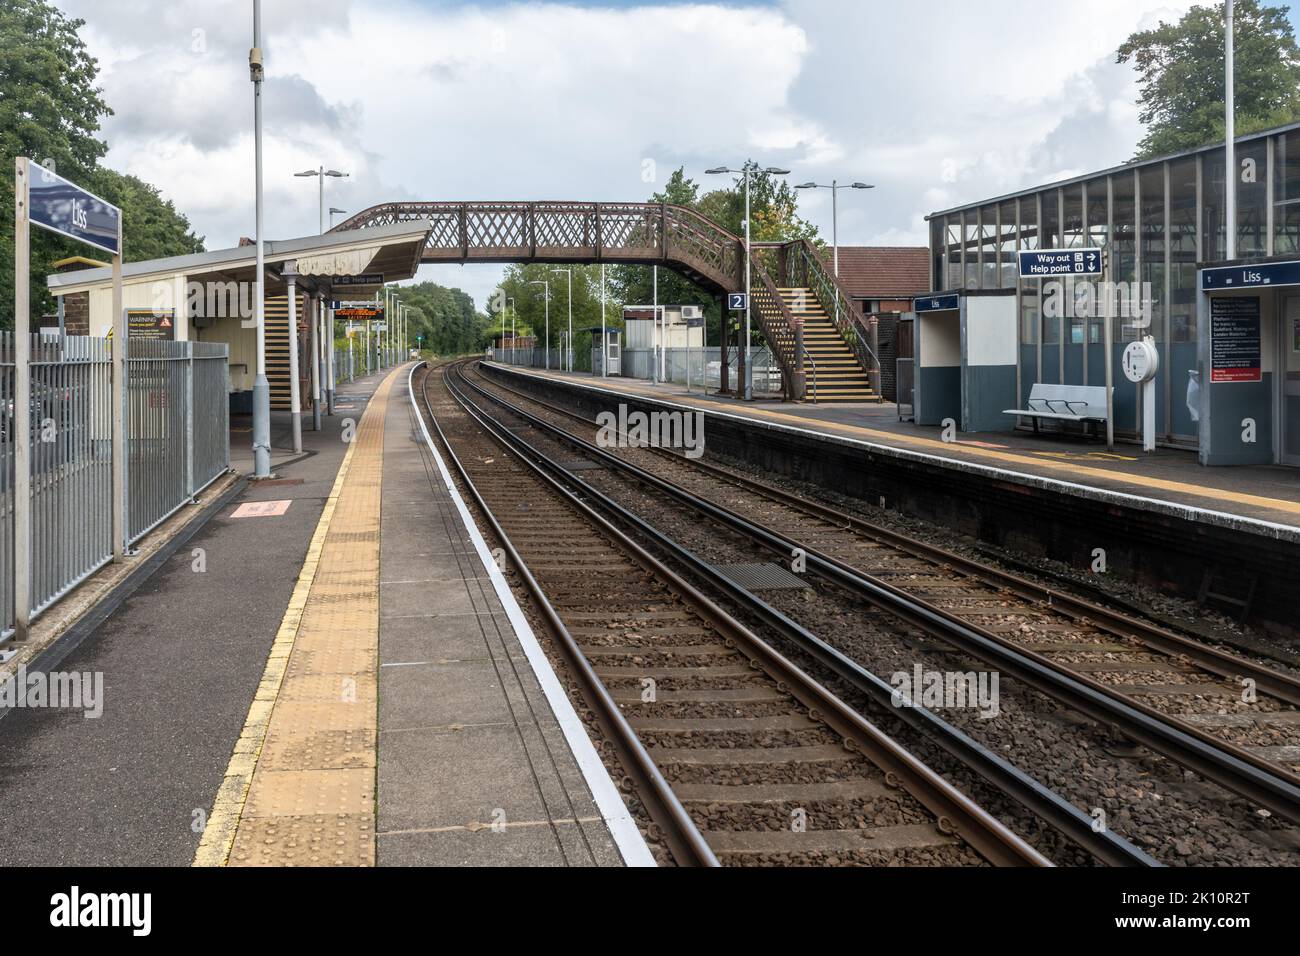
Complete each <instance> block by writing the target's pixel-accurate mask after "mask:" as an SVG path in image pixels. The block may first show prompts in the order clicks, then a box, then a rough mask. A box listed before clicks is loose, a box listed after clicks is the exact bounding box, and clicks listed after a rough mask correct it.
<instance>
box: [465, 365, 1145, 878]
mask: <svg viewBox="0 0 1300 956" xmlns="http://www.w3.org/2000/svg"><path fill="white" fill-rule="evenodd" d="M466 384H467V385H469V386H470V387H471V388H474V389H475V390H476V391H478V392H480V393H481V394H484V395H485V396H486V397H488V398H492V399H493V400H495V401H498V402H500V399H498V398H496V397H495V396H492V395H491V393H489V392H484V391H483V390H482V389H480V388H478V387H477V386H476V385H475V384H474V383H473V382H470V381H468V380H466ZM504 407H506V408H510V406H509V405H508V403H507V404H505V405H504ZM513 437H514V438H515V439H516V440H517V441H518V442H520V443H521V444H526V443H525V442H523V440H522V439H519V438H518V436H513ZM530 447H531V446H530ZM532 453H533V454H535V455H537V457H538V458H539V460H541V461H543V462H544V463H545V464H546V466H547V467H549V468H551V469H552V470H554V471H556V472H557V473H558V474H560V475H563V476H564V477H565V479H566V480H568V481H570V482H571V483H572V484H574V485H575V486H577V487H579V488H581V489H582V492H583V495H584V496H585V498H586V499H589V500H592V501H594V502H596V503H597V504H598V505H599V506H600V507H601V508H603V509H604V510H605V511H606V512H608V513H609V514H611V515H614V516H616V517H617V518H618V519H619V520H621V521H624V522H626V523H627V524H629V525H630V526H632V527H633V528H634V529H635V530H636V531H637V532H638V533H640V534H642V535H644V536H645V537H647V538H649V539H651V540H653V541H654V542H655V543H656V544H657V545H659V546H660V547H662V548H664V549H665V550H667V551H670V552H672V553H673V555H674V556H675V557H676V558H677V559H678V560H680V561H682V562H683V563H685V564H687V565H689V566H690V567H691V568H692V570H693V571H695V572H696V573H697V574H698V575H700V576H701V577H703V578H706V579H707V580H708V581H709V583H710V584H712V585H713V586H715V587H717V588H719V589H720V590H723V591H726V592H727V593H728V595H729V596H730V597H731V598H732V599H733V600H734V601H736V602H737V603H738V604H740V605H741V606H742V607H745V608H746V609H748V610H750V611H752V612H753V613H754V614H755V615H756V616H758V617H759V618H760V619H762V620H763V622H764V623H765V624H767V625H769V626H770V627H772V628H773V629H775V630H777V631H778V632H780V633H781V634H782V635H783V636H784V637H786V638H787V639H788V640H790V641H791V642H792V643H793V644H795V645H796V646H797V647H799V648H800V649H801V650H802V651H804V652H806V653H808V654H809V655H811V656H813V657H814V658H816V659H817V660H818V662H819V663H821V664H822V665H824V666H826V667H827V668H829V669H830V670H832V671H833V672H834V673H835V674H836V676H838V677H840V678H842V679H843V680H845V681H847V682H849V683H850V684H851V685H852V686H853V687H855V688H856V689H858V690H859V691H861V692H862V693H864V694H866V695H867V696H868V697H870V698H871V699H872V700H874V701H875V702H876V703H877V704H878V705H880V706H881V707H886V708H889V709H891V710H893V711H894V712H895V713H896V715H897V716H898V717H899V718H900V719H901V720H902V721H904V722H905V723H907V724H908V725H909V726H911V727H912V728H913V729H914V730H917V731H919V732H921V733H923V734H925V735H926V736H927V739H929V740H931V742H933V743H936V744H937V745H938V746H940V747H941V748H943V750H944V751H945V752H947V753H948V754H949V755H951V756H952V757H954V758H956V759H957V760H960V761H961V762H962V763H963V764H964V765H965V766H966V767H968V768H969V769H970V770H972V771H974V772H975V773H977V774H979V775H980V776H981V777H983V778H984V779H985V780H986V781H988V782H989V783H990V784H992V785H993V786H994V787H996V788H997V789H999V790H1000V791H1002V792H1003V793H1005V794H1007V795H1009V796H1010V797H1012V798H1013V799H1015V800H1017V801H1018V802H1019V803H1021V804H1022V805H1023V806H1025V807H1027V808H1028V809H1030V810H1031V811H1032V812H1034V813H1035V814H1036V815H1037V816H1039V817H1041V818H1042V819H1044V820H1046V821H1047V822H1048V823H1050V824H1051V825H1052V826H1054V827H1056V828H1057V829H1058V830H1060V831H1061V832H1062V833H1064V834H1065V835H1066V836H1068V837H1069V838H1070V839H1072V840H1073V841H1074V842H1075V843H1077V844H1079V845H1080V846H1082V847H1083V848H1084V849H1086V850H1087V851H1088V852H1089V853H1092V854H1093V855H1094V856H1096V857H1097V858H1098V859H1099V860H1101V861H1102V862H1104V863H1106V864H1108V865H1111V866H1161V865H1162V864H1160V863H1158V862H1157V861H1156V860H1154V859H1153V858H1152V857H1150V856H1149V855H1148V854H1146V853H1145V852H1143V851H1142V850H1140V849H1139V848H1137V847H1135V846H1134V845H1133V844H1132V843H1130V842H1129V841H1128V840H1126V839H1124V838H1123V837H1122V836H1119V835H1117V834H1115V833H1112V832H1111V831H1110V830H1109V829H1103V830H1101V831H1100V832H1098V831H1097V830H1096V829H1095V821H1094V820H1093V818H1092V817H1091V816H1090V815H1088V814H1086V813H1084V812H1083V811H1082V810H1080V809H1079V808H1078V807H1076V806H1074V804H1072V803H1070V802H1069V801H1068V800H1066V799H1065V798H1064V797H1062V796H1060V795H1059V794H1058V793H1056V792H1055V791H1053V790H1051V789H1049V788H1048V787H1045V786H1043V785H1042V784H1041V783H1039V782H1038V781H1037V780H1035V779H1034V778H1033V777H1031V776H1029V775H1028V774H1026V773H1025V772H1024V771H1022V770H1021V769H1020V768H1018V767H1016V766H1015V765H1014V764H1012V763H1010V762H1009V761H1007V760H1005V759H1004V758H1002V757H1000V756H998V755H997V754H996V753H994V752H993V751H991V750H989V749H988V748H986V747H985V746H984V745H982V744H980V743H979V742H977V741H976V740H974V739H973V738H971V737H970V736H968V735H967V734H966V733H965V732H963V731H961V730H959V729H958V728H956V727H954V726H953V725H952V724H949V723H948V722H947V721H945V720H943V719H942V718H940V717H939V716H937V715H936V714H935V713H934V712H933V711H930V710H928V709H927V708H925V707H922V706H921V705H919V704H917V703H915V702H911V705H910V706H906V707H900V706H899V705H898V702H897V700H896V696H895V688H894V687H892V686H891V685H890V684H888V683H886V682H885V681H883V680H881V679H880V678H879V677H878V676H876V675H875V674H873V673H872V672H870V671H868V670H867V669H866V668H864V667H863V666H862V665H861V664H859V663H857V662H856V661H854V660H852V659H851V658H849V657H847V656H846V655H845V654H844V653H842V652H841V651H839V650H837V649H836V648H834V647H832V646H831V645H830V644H828V643H826V642H825V641H823V640H822V639H821V638H820V637H818V636H817V635H816V634H814V633H812V632H811V631H809V630H807V629H806V628H804V627H803V626H802V625H800V624H798V623H797V622H795V621H793V620H791V619H790V618H789V617H788V616H786V615H785V614H783V613H782V612H781V611H779V610H777V609H776V608H774V607H772V606H771V605H770V604H768V603H767V602H766V601H764V600H763V599H762V598H760V597H758V596H757V595H756V594H754V593H752V592H751V591H748V590H746V589H745V588H743V587H741V586H740V585H738V584H736V583H735V582H734V581H732V580H731V579H730V578H728V577H726V576H725V575H723V574H721V573H720V572H719V571H718V570H717V569H716V568H715V567H714V566H713V565H711V564H709V563H708V562H707V561H704V560H702V559H701V558H699V557H697V556H696V555H695V554H694V553H693V552H691V551H689V550H688V549H687V548H685V547H683V546H682V545H681V544H679V543H677V542H676V541H674V540H673V539H672V538H670V537H668V536H667V535H665V534H663V533H662V532H660V531H658V530H657V529H656V528H654V527H652V526H651V525H649V524H648V523H646V522H645V521H644V520H643V519H641V518H639V517H638V516H637V515H635V514H633V513H632V512H630V511H628V510H627V509H626V508H624V507H623V506H622V505H620V504H618V503H617V502H615V501H614V500H613V499H611V498H610V497H609V496H608V495H606V494H604V493H603V492H601V491H599V490H598V489H596V488H594V487H592V486H591V485H590V484H588V483H587V482H586V481H584V480H583V479H582V478H581V477H579V476H577V475H575V474H573V472H571V471H569V470H568V469H567V468H565V467H564V466H563V465H560V464H559V463H557V462H555V461H554V459H551V458H549V457H547V456H545V455H543V454H541V453H540V452H538V451H537V450H536V449H535V448H533V449H532Z"/></svg>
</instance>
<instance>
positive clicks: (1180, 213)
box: [1168, 157, 1197, 342]
mask: <svg viewBox="0 0 1300 956" xmlns="http://www.w3.org/2000/svg"><path fill="white" fill-rule="evenodd" d="M1168 242H1169V341H1170V342H1195V341H1196V261H1197V254H1196V159H1195V157H1192V158H1188V159H1176V160H1174V161H1173V162H1171V163H1170V164H1169V236H1168Z"/></svg>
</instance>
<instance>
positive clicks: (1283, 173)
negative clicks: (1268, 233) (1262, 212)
mask: <svg viewBox="0 0 1300 956" xmlns="http://www.w3.org/2000/svg"><path fill="white" fill-rule="evenodd" d="M1298 252H1300V130H1292V131H1291V132H1290V133H1285V134H1283V135H1281V136H1278V137H1277V138H1276V139H1275V140H1274V141H1273V253H1274V255H1279V256H1282V255H1290V254H1292V253H1298Z"/></svg>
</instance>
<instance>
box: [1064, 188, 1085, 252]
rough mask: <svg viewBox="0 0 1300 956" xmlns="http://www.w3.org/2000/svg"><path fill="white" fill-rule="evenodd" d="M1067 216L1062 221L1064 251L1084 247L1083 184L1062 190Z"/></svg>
mask: <svg viewBox="0 0 1300 956" xmlns="http://www.w3.org/2000/svg"><path fill="white" fill-rule="evenodd" d="M1061 195H1062V198H1063V202H1064V206H1065V216H1064V218H1063V219H1062V220H1061V234H1062V237H1063V240H1064V241H1063V242H1062V243H1061V247H1062V248H1063V249H1076V248H1078V247H1080V246H1082V245H1083V184H1082V183H1076V184H1075V185H1073V186H1066V187H1065V188H1064V189H1062V190H1061Z"/></svg>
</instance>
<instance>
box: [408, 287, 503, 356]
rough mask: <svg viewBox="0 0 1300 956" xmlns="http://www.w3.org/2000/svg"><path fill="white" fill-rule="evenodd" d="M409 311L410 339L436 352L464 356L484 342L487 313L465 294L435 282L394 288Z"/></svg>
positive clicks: (475, 350)
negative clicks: (480, 309) (481, 310)
mask: <svg viewBox="0 0 1300 956" xmlns="http://www.w3.org/2000/svg"><path fill="white" fill-rule="evenodd" d="M394 291H396V292H397V293H398V294H399V296H400V297H401V301H402V304H403V305H405V306H406V307H407V308H408V309H409V310H410V314H409V320H410V332H411V335H410V339H411V344H412V345H414V344H415V342H416V337H417V336H418V337H419V344H420V347H421V348H425V349H429V350H430V351H432V352H433V353H435V354H436V355H466V354H469V353H470V352H477V351H478V350H479V349H480V348H481V347H482V346H483V343H484V339H485V336H484V330H485V329H486V327H487V321H488V319H487V316H486V315H484V314H483V313H481V312H479V311H478V310H477V309H475V308H474V300H473V299H472V298H471V297H470V296H469V294H468V293H466V292H464V291H462V290H460V289H453V288H447V287H446V286H442V285H439V284H438V283H436V282H416V283H413V284H412V285H404V286H400V287H394Z"/></svg>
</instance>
